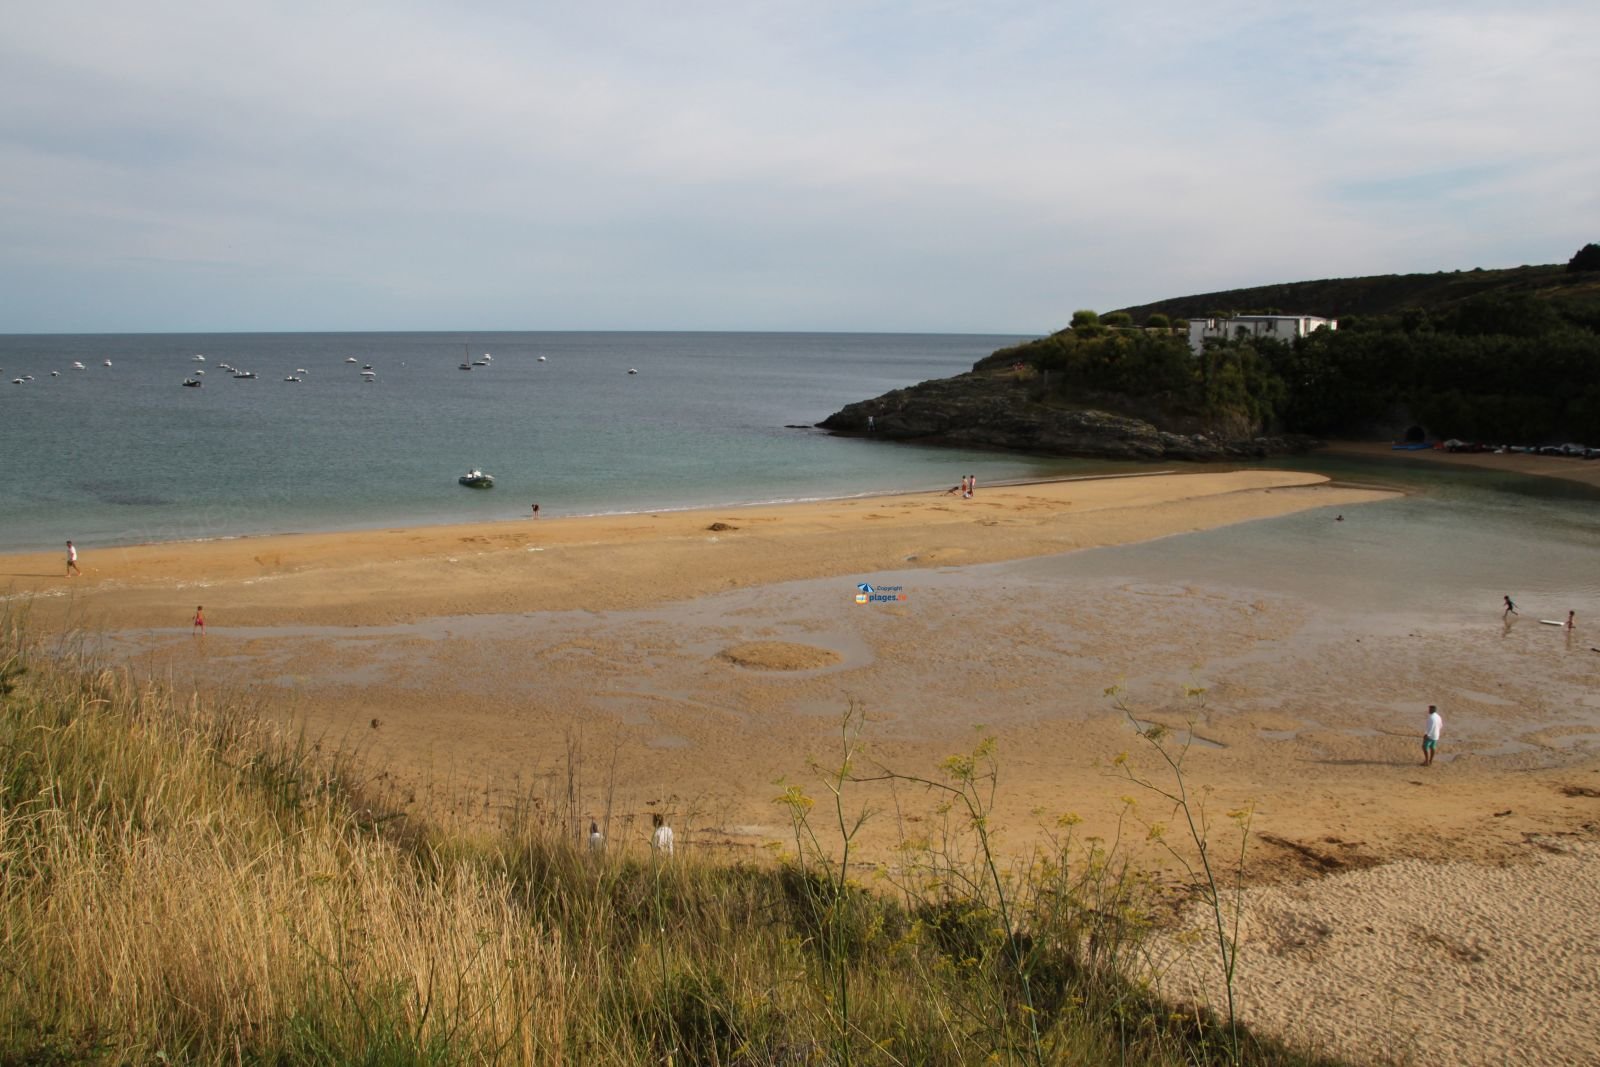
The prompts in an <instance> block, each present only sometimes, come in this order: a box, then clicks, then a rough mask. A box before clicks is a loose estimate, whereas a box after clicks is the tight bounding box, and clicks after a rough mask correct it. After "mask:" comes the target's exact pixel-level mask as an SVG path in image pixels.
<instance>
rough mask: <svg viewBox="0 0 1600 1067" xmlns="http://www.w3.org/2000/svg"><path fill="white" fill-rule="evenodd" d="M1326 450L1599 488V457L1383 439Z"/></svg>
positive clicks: (1345, 443) (1336, 444)
mask: <svg viewBox="0 0 1600 1067" xmlns="http://www.w3.org/2000/svg"><path fill="white" fill-rule="evenodd" d="M1324 451H1326V452H1330V453H1334V454H1343V455H1347V456H1365V457H1368V458H1372V459H1377V458H1382V459H1392V460H1394V461H1395V462H1397V463H1405V462H1412V463H1443V464H1446V465H1449V466H1455V467H1478V468H1481V469H1483V470H1493V471H1502V472H1504V473H1506V474H1527V475H1532V476H1535V477H1539V478H1561V479H1564V480H1566V481H1569V482H1581V483H1582V484H1584V485H1592V486H1594V487H1596V488H1600V460H1595V459H1574V458H1572V457H1570V456H1532V455H1528V454H1526V453H1522V452H1510V453H1506V454H1504V455H1496V454H1495V453H1493V452H1446V451H1444V450H1443V449H1441V448H1425V449H1419V450H1417V451H1415V452H1412V451H1404V450H1402V451H1396V450H1395V448H1394V447H1393V446H1392V445H1391V444H1390V443H1389V442H1387V441H1331V442H1329V443H1328V446H1327V448H1326V449H1324Z"/></svg>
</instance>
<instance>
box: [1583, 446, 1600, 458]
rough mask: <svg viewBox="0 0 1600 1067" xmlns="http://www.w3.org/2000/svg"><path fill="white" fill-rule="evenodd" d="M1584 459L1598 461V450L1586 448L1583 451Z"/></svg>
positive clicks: (1599, 449) (1599, 454) (1599, 453)
mask: <svg viewBox="0 0 1600 1067" xmlns="http://www.w3.org/2000/svg"><path fill="white" fill-rule="evenodd" d="M1583 458H1584V459H1600V448H1586V449H1584V450H1583Z"/></svg>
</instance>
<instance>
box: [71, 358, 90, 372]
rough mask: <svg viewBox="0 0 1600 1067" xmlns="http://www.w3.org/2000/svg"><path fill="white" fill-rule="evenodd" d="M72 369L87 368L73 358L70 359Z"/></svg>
mask: <svg viewBox="0 0 1600 1067" xmlns="http://www.w3.org/2000/svg"><path fill="white" fill-rule="evenodd" d="M72 369H73V370H87V369H88V368H86V367H85V366H84V365H83V364H82V363H79V362H78V361H77V360H73V361H72Z"/></svg>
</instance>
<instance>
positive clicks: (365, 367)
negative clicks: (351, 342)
mask: <svg viewBox="0 0 1600 1067" xmlns="http://www.w3.org/2000/svg"><path fill="white" fill-rule="evenodd" d="M361 369H362V370H371V369H372V364H370V363H363V364H361Z"/></svg>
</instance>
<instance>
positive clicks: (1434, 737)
mask: <svg viewBox="0 0 1600 1067" xmlns="http://www.w3.org/2000/svg"><path fill="white" fill-rule="evenodd" d="M1443 726H1444V719H1442V718H1441V717H1440V716H1439V709H1438V708H1437V707H1435V706H1434V705H1432V704H1429V705H1428V727H1427V729H1426V730H1424V731H1423V733H1422V765H1423V766H1424V767H1432V766H1433V750H1434V749H1436V748H1438V747H1439V731H1440V728H1441V727H1443Z"/></svg>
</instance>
